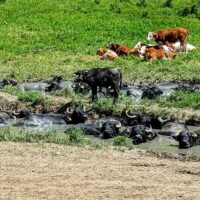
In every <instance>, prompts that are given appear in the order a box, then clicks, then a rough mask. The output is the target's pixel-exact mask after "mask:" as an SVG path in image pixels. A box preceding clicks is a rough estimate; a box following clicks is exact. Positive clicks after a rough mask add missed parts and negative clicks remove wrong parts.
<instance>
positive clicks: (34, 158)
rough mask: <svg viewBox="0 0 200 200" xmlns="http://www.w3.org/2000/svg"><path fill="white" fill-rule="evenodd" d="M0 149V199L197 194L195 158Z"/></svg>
mask: <svg viewBox="0 0 200 200" xmlns="http://www.w3.org/2000/svg"><path fill="white" fill-rule="evenodd" d="M1 152H2V153H1V154H0V159H1V160H2V161H4V162H2V163H1V171H0V173H1V177H2V179H1V182H0V191H1V192H0V198H1V199H6V198H9V199H16V196H17V197H18V198H20V199H46V197H47V196H48V199H57V198H58V197H59V199H66V198H67V199H181V200H182V199H199V198H200V196H199V190H198V188H199V184H200V181H199V174H200V171H199V169H200V166H199V162H193V161H187V162H182V161H179V160H172V159H163V158H160V157H157V156H156V155H152V154H151V153H148V152H145V151H141V150H131V151H124V152H122V151H116V150H113V149H106V150H104V149H102V150H87V149H83V148H77V147H68V146H62V145H54V144H42V145H41V144H23V143H21V144H19V143H1ZM16 171H17V173H16ZM144 189H145V191H144Z"/></svg>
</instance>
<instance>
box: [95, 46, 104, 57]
mask: <svg viewBox="0 0 200 200" xmlns="http://www.w3.org/2000/svg"><path fill="white" fill-rule="evenodd" d="M105 53H106V49H104V48H100V49H98V50H97V52H96V54H97V55H99V56H103V55H104V54H105Z"/></svg>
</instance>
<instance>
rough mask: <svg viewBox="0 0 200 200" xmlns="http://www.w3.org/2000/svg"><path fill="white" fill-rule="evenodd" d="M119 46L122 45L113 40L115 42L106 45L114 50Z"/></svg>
mask: <svg viewBox="0 0 200 200" xmlns="http://www.w3.org/2000/svg"><path fill="white" fill-rule="evenodd" d="M119 46H120V45H119V44H116V43H114V42H113V43H109V44H108V46H106V47H107V48H108V49H110V50H112V51H116V50H117V48H118V47H119Z"/></svg>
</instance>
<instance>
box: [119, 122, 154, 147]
mask: <svg viewBox="0 0 200 200" xmlns="http://www.w3.org/2000/svg"><path fill="white" fill-rule="evenodd" d="M120 134H121V135H125V136H128V137H130V138H131V139H132V142H133V144H140V143H143V142H146V141H148V140H153V139H154V138H156V137H157V134H156V133H155V132H154V131H153V130H152V128H148V127H146V126H144V125H135V126H133V127H131V128H127V129H125V130H124V131H123V132H121V133H120Z"/></svg>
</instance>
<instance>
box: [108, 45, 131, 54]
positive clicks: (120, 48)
mask: <svg viewBox="0 0 200 200" xmlns="http://www.w3.org/2000/svg"><path fill="white" fill-rule="evenodd" d="M107 48H108V49H110V50H112V51H114V52H115V53H116V54H117V55H118V56H123V55H129V52H130V49H129V48H128V47H127V46H125V45H122V44H117V43H110V44H109V45H108V46H107Z"/></svg>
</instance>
